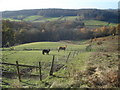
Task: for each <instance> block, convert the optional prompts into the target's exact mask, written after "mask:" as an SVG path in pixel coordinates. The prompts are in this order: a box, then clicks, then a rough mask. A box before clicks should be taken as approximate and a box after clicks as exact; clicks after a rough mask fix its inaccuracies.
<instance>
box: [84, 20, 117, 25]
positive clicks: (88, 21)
mask: <svg viewBox="0 0 120 90" xmlns="http://www.w3.org/2000/svg"><path fill="white" fill-rule="evenodd" d="M84 23H85V25H87V26H88V25H103V26H104V25H108V22H105V21H99V20H84ZM109 25H110V26H116V24H114V23H110V24H109Z"/></svg>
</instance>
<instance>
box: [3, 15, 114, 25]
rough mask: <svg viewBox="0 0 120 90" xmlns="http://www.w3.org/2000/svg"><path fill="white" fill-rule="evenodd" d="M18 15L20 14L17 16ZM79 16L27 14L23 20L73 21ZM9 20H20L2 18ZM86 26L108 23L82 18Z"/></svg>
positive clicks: (106, 23)
mask: <svg viewBox="0 0 120 90" xmlns="http://www.w3.org/2000/svg"><path fill="white" fill-rule="evenodd" d="M19 17H20V16H19ZM77 18H79V17H78V16H66V17H43V16H38V15H36V16H29V17H25V18H24V19H23V21H31V22H46V21H56V20H67V21H73V20H75V19H77ZM7 19H8V20H11V21H22V20H18V19H12V18H4V20H7ZM83 22H84V23H85V25H86V26H91V25H92V26H98V25H100V26H104V25H108V22H105V21H99V20H83ZM109 25H110V26H116V24H115V23H110V24H109Z"/></svg>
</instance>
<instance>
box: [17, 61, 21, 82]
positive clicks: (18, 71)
mask: <svg viewBox="0 0 120 90" xmlns="http://www.w3.org/2000/svg"><path fill="white" fill-rule="evenodd" d="M16 67H17V74H18V79H19V81H20V82H21V76H20V70H19V64H18V61H16Z"/></svg>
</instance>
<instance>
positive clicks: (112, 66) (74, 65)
mask: <svg viewBox="0 0 120 90" xmlns="http://www.w3.org/2000/svg"><path fill="white" fill-rule="evenodd" d="M66 44H67V45H68V47H67V49H66V51H60V52H58V51H57V47H58V46H63V45H66ZM26 46H27V47H28V49H31V50H25V49H26ZM89 46H91V47H89ZM88 47H89V49H88ZM117 47H118V36H108V37H101V38H95V39H92V41H91V40H85V41H82V42H81V41H77V42H76V41H62V42H36V43H28V44H23V45H18V46H15V47H13V49H11V50H10V51H9V50H5V51H3V61H4V62H9V63H15V61H16V60H18V61H19V63H20V64H25V65H26V64H27V65H38V62H39V61H42V81H39V70H37V69H31V71H27V70H29V68H23V67H21V68H20V71H21V72H22V71H23V70H26V71H27V72H26V71H25V72H23V73H24V74H23V75H22V81H21V82H19V81H18V78H17V76H16V75H15V72H16V69H15V68H16V67H15V66H6V65H3V66H2V69H3V71H4V72H3V75H4V77H3V79H2V80H3V81H2V82H3V84H2V87H3V88H8V87H9V88H117V87H119V86H120V84H119V82H118V73H119V72H118V64H119V60H118V48H117ZM11 48H12V47H11ZM35 48H37V49H43V48H50V49H51V52H50V54H49V55H42V53H41V51H39V50H35ZM8 49H9V48H8ZM70 52H71V55H70V57H69V59H68V62H67V63H66V58H67V56H68V54H69V53H70ZM52 55H55V62H54V63H55V66H54V73H53V76H49V70H50V65H51V64H50V62H51V61H52ZM60 65H64V66H63V67H61V66H60ZM6 73H9V76H8V75H7V74H6ZM29 74H31V75H29ZM11 78H12V79H11Z"/></svg>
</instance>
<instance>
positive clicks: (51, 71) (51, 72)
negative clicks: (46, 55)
mask: <svg viewBox="0 0 120 90" xmlns="http://www.w3.org/2000/svg"><path fill="white" fill-rule="evenodd" d="M54 59H55V55H53V59H52V65H51V69H50V74H49V75H50V76H52V75H53V66H54Z"/></svg>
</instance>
